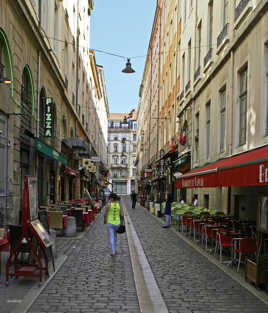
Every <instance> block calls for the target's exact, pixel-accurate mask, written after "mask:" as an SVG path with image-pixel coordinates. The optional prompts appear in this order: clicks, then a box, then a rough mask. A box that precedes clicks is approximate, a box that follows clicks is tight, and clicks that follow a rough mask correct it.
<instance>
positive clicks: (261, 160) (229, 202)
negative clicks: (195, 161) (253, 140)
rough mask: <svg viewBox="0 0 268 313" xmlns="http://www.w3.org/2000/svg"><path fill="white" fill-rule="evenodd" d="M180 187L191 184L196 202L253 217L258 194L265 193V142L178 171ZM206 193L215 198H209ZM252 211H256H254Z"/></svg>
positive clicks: (267, 191) (267, 173)
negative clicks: (235, 153)
mask: <svg viewBox="0 0 268 313" xmlns="http://www.w3.org/2000/svg"><path fill="white" fill-rule="evenodd" d="M176 187H177V188H180V189H189V188H192V189H194V190H195V192H196V193H197V194H199V196H200V195H201V196H202V195H203V199H201V198H200V197H199V199H198V202H199V205H202V204H204V202H206V201H205V200H207V203H208V205H210V206H214V207H215V208H216V209H217V210H219V211H223V212H225V213H231V214H235V215H236V216H238V217H240V216H243V217H245V218H253V217H254V219H255V220H256V210H257V206H258V198H259V197H260V196H261V195H266V194H268V146H264V147H260V148H257V149H254V150H251V151H247V152H243V153H240V154H237V155H234V156H231V157H228V158H224V159H222V160H219V161H217V162H215V163H211V164H208V165H206V166H204V167H201V168H198V169H194V170H192V171H190V172H187V173H185V174H183V175H180V176H179V177H178V178H177V181H176ZM209 196H211V198H212V197H213V198H214V199H216V200H215V201H214V203H213V202H212V201H208V198H209ZM253 212H255V213H253Z"/></svg>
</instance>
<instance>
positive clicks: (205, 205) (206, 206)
mask: <svg viewBox="0 0 268 313" xmlns="http://www.w3.org/2000/svg"><path fill="white" fill-rule="evenodd" d="M204 208H207V209H208V208H209V195H204Z"/></svg>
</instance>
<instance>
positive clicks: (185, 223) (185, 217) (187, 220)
mask: <svg viewBox="0 0 268 313" xmlns="http://www.w3.org/2000/svg"><path fill="white" fill-rule="evenodd" d="M191 219H192V218H191V217H190V216H188V215H183V217H182V232H183V233H184V226H185V228H186V232H188V227H189V223H190V220H191Z"/></svg>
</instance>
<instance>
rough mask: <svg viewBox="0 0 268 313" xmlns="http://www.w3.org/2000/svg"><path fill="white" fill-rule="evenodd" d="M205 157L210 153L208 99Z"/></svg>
mask: <svg viewBox="0 0 268 313" xmlns="http://www.w3.org/2000/svg"><path fill="white" fill-rule="evenodd" d="M206 141H207V142H206V157H207V159H208V158H209V153H210V101H209V102H208V103H207V105H206Z"/></svg>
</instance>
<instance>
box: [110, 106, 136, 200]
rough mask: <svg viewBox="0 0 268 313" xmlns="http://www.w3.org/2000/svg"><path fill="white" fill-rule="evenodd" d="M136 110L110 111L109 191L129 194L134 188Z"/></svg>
mask: <svg viewBox="0 0 268 313" xmlns="http://www.w3.org/2000/svg"><path fill="white" fill-rule="evenodd" d="M136 151H137V121H136V111H135V110H133V111H132V112H131V115H129V113H111V114H110V116H109V128H108V168H109V175H108V180H109V182H110V185H109V188H110V190H111V191H113V192H115V193H117V194H119V195H129V194H130V193H131V191H132V190H136V185H135V180H136Z"/></svg>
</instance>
